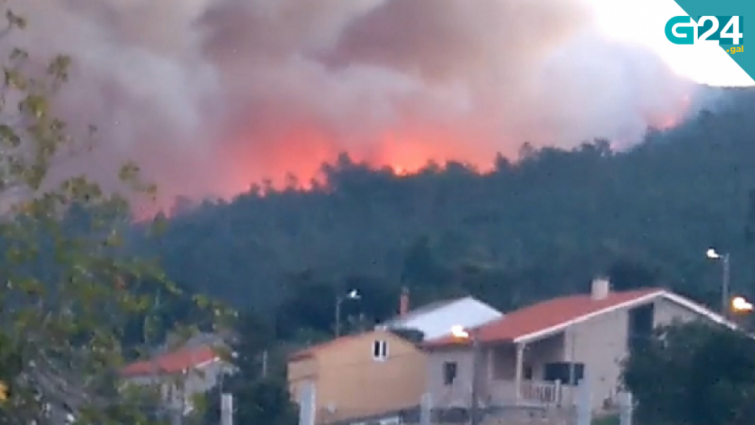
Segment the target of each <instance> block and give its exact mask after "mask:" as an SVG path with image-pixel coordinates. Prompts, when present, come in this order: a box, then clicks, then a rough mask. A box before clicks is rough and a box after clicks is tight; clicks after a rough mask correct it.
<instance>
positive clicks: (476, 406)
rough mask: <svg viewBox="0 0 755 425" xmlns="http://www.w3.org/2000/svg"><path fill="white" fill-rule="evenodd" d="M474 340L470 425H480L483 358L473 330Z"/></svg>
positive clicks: (472, 336)
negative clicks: (481, 364)
mask: <svg viewBox="0 0 755 425" xmlns="http://www.w3.org/2000/svg"><path fill="white" fill-rule="evenodd" d="M470 337H471V338H472V403H471V407H470V409H469V416H470V420H469V424H470V425H480V421H481V419H482V418H481V415H480V394H479V393H480V363H482V362H481V360H482V356H481V355H480V354H481V353H480V351H481V350H480V340H479V338H478V337H477V332H476V331H474V330H472V331H471V332H470Z"/></svg>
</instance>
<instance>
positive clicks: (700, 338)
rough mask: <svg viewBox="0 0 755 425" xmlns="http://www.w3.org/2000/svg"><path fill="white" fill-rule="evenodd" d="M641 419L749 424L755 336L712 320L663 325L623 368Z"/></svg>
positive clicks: (684, 424)
mask: <svg viewBox="0 0 755 425" xmlns="http://www.w3.org/2000/svg"><path fill="white" fill-rule="evenodd" d="M624 381H625V383H626V386H627V387H628V388H629V390H630V391H632V393H633V394H634V397H635V399H636V401H637V403H638V408H639V410H638V419H639V420H641V421H644V422H643V423H648V424H664V425H676V424H679V425H739V424H741V425H745V424H749V423H752V417H753V414H755V340H753V339H752V337H751V336H749V335H746V334H744V333H741V332H737V331H732V330H729V329H728V328H723V327H718V326H716V327H714V326H711V325H710V324H701V323H689V324H685V325H674V326H670V327H667V328H665V329H662V330H660V331H659V332H658V334H657V335H655V337H654V338H653V339H652V341H651V342H650V343H649V344H647V345H646V346H645V347H644V348H643V349H641V350H638V351H636V352H634V353H632V354H631V355H630V357H629V359H628V361H627V362H626V370H625V372H624Z"/></svg>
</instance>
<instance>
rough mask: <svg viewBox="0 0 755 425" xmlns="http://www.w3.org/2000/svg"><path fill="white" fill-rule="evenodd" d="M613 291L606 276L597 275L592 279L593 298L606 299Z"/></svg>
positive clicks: (596, 299) (597, 299)
mask: <svg viewBox="0 0 755 425" xmlns="http://www.w3.org/2000/svg"><path fill="white" fill-rule="evenodd" d="M610 291H611V283H610V282H609V281H608V279H606V278H604V277H597V278H595V279H593V281H592V291H591V293H590V296H591V298H592V299H593V300H594V301H600V300H604V299H606V298H607V297H608V293H609V292H610Z"/></svg>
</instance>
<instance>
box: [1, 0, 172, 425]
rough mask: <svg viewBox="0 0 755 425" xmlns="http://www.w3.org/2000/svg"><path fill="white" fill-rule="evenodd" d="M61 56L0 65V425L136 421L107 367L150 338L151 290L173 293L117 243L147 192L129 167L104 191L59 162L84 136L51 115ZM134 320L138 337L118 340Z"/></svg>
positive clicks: (15, 19) (152, 266) (87, 141)
mask: <svg viewBox="0 0 755 425" xmlns="http://www.w3.org/2000/svg"><path fill="white" fill-rule="evenodd" d="M1 4H2V6H3V11H4V12H5V17H6V18H7V27H6V28H4V29H3V31H2V32H0V37H3V41H4V42H6V45H7V44H8V43H9V42H10V43H11V44H12V43H15V41H17V40H19V39H20V38H23V37H24V32H23V31H21V32H19V30H22V29H23V28H24V27H25V26H26V24H27V23H26V20H25V19H24V18H23V17H20V16H17V15H15V14H14V13H13V12H12V10H10V9H8V8H7V3H6V2H5V1H3V2H2V3H1ZM13 37H20V38H19V39H14V38H13ZM69 63H70V60H69V59H68V58H67V57H65V56H59V57H56V58H53V59H52V60H50V61H46V60H45V58H40V57H34V56H33V52H26V51H23V50H20V49H14V50H12V52H11V53H10V55H9V56H8V57H6V58H5V59H4V60H3V63H2V69H3V71H2V72H3V73H4V78H3V80H2V87H0V286H1V288H0V323H2V326H1V327H0V379H2V380H3V382H4V383H6V384H7V385H8V387H9V389H10V394H9V397H8V399H7V400H6V401H4V402H3V403H2V405H1V410H0V422H1V423H3V424H18V425H29V424H31V423H35V424H37V425H44V424H52V423H55V424H59V423H61V420H62V419H65V417H67V416H69V415H70V416H72V417H73V418H74V419H75V420H76V422H77V423H80V424H98V425H102V424H108V423H123V422H124V421H125V422H128V423H132V424H136V423H144V422H147V421H148V418H147V416H145V415H144V414H142V412H143V410H144V409H141V406H140V402H138V401H136V400H130V399H129V398H128V397H127V396H126V395H124V394H121V393H120V390H119V387H120V385H119V382H120V376H119V374H118V370H119V368H120V367H121V366H122V365H123V363H124V360H125V358H126V355H127V353H128V352H129V351H134V352H136V351H142V350H141V349H143V348H145V347H149V346H150V345H152V344H153V343H154V341H151V339H150V335H151V328H152V327H151V326H150V316H151V311H152V306H153V298H154V296H153V294H154V292H155V291H156V290H157V289H160V290H162V291H167V292H171V293H175V292H177V289H176V288H175V286H174V285H172V284H171V283H170V282H169V281H168V280H167V279H166V278H165V276H164V274H163V273H162V272H161V270H160V268H159V267H158V265H157V264H156V263H155V262H152V261H147V260H145V259H140V258H135V257H133V256H131V255H129V254H128V253H127V252H126V251H125V250H124V248H123V239H124V236H123V233H124V231H125V230H127V229H128V226H129V225H130V221H131V218H130V208H129V201H128V199H132V198H134V197H139V196H146V198H147V199H150V198H153V197H154V196H155V188H154V186H153V185H150V184H146V183H145V182H143V181H142V180H141V179H140V177H139V169H138V167H137V166H136V165H135V164H126V165H125V166H124V167H123V168H122V169H121V170H120V173H119V178H120V182H121V187H120V188H119V190H118V192H117V193H116V192H105V191H104V190H103V189H102V188H101V187H100V186H99V185H98V184H97V183H96V182H94V181H92V180H91V179H89V178H87V176H85V175H83V174H79V173H78V172H71V171H72V170H70V169H68V168H66V166H65V165H66V160H68V159H71V158H72V157H79V158H80V155H86V153H87V151H88V150H89V149H90V148H91V147H92V144H91V143H92V142H93V141H94V140H95V139H94V138H93V136H94V135H93V134H90V137H85V138H77V137H72V132H71V131H70V130H71V129H68V128H66V124H65V123H64V122H63V121H61V120H60V119H58V118H56V116H55V114H54V99H55V93H56V92H57V91H58V89H59V88H60V87H61V86H62V85H63V84H64V83H65V82H66V81H67V79H68V78H69V71H68V70H69ZM40 64H43V65H40ZM74 132H75V130H74ZM127 197H128V199H127ZM135 317H139V318H141V319H143V325H142V326H140V327H139V328H140V329H141V331H142V333H143V338H140V339H139V344H135V345H134V346H126V345H124V344H123V341H124V338H123V337H124V334H123V332H124V329H125V328H126V327H127V326H126V325H127V324H131V326H130V327H131V328H132V329H133V327H134V326H133V324H132V323H133V320H134V318H135ZM137 345H138V346H137Z"/></svg>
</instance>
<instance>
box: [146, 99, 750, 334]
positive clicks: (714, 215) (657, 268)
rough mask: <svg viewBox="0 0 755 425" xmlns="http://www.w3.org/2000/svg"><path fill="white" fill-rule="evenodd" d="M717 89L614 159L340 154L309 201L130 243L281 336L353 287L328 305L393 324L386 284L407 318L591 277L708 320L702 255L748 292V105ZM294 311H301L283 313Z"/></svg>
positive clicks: (213, 219) (606, 155) (282, 203)
mask: <svg viewBox="0 0 755 425" xmlns="http://www.w3.org/2000/svg"><path fill="white" fill-rule="evenodd" d="M720 90H722V92H721V98H722V99H724V100H726V102H722V103H721V104H720V105H718V106H716V107H715V108H711V110H710V111H705V112H703V113H701V114H699V115H696V116H692V117H690V118H689V119H688V120H687V121H686V122H684V123H682V124H681V125H680V126H678V127H676V128H673V129H669V130H664V131H657V130H650V131H648V133H647V135H646V137H645V140H644V141H643V142H642V143H640V144H639V145H637V146H635V147H633V148H630V149H628V150H622V151H616V150H614V149H612V148H611V145H610V142H608V141H604V140H597V141H593V142H589V143H585V144H583V145H582V146H580V147H578V148H575V149H570V150H565V149H558V148H543V149H534V148H530V149H529V150H528V151H527V155H524V156H523V157H522V158H519V159H518V160H517V161H508V160H505V159H504V158H497V159H496V166H495V169H494V170H493V171H492V172H490V173H477V172H475V171H474V169H473V168H472V167H470V166H467V165H465V164H458V163H451V164H448V165H447V166H446V167H445V168H444V167H439V166H437V165H429V166H428V167H427V168H425V169H424V170H422V171H421V172H419V173H418V174H416V175H405V176H396V175H394V174H393V173H392V172H390V170H387V169H374V168H371V167H368V166H367V165H364V164H361V163H355V162H353V161H351V160H350V159H349V158H348V157H347V156H344V157H342V158H341V160H340V161H339V162H338V163H336V164H332V165H330V166H328V167H325V168H324V169H323V173H324V178H323V181H321V182H320V183H319V184H317V185H315V186H314V188H313V189H311V190H301V189H296V188H294V187H290V188H284V189H276V188H272V187H264V186H256V187H252V189H250V191H248V192H246V193H241V194H239V195H238V196H237V197H236V198H234V199H233V200H230V201H217V202H209V201H208V202H205V203H204V204H201V205H199V206H197V207H195V208H194V209H186V208H183V209H182V210H181V211H182V212H180V213H177V215H175V216H173V217H171V218H170V219H169V220H168V225H167V229H166V235H165V238H164V239H163V240H162V242H161V243H160V245H159V246H155V245H150V244H140V243H137V242H134V245H135V246H136V247H137V248H138V249H140V250H141V249H149V250H151V252H155V253H157V254H158V255H160V256H162V257H163V258H164V260H165V267H166V271H167V273H168V274H169V276H170V277H171V278H173V279H174V280H176V281H177V282H180V283H181V284H182V285H185V287H186V288H190V289H191V290H192V291H197V292H200V293H208V294H213V295H216V296H218V297H221V298H222V299H224V300H227V301H229V302H233V303H234V305H236V306H238V307H243V308H247V307H253V308H255V309H257V310H258V311H261V312H265V314H268V315H272V314H273V310H275V309H276V308H277V307H278V306H281V305H283V306H284V309H285V310H286V311H288V312H291V311H293V312H294V313H296V314H294V315H298V316H303V315H305V316H307V318H308V319H307V320H304V319H301V318H300V319H296V322H294V319H292V320H288V324H289V326H293V327H294V328H297V327H301V326H303V325H302V323H304V324H308V326H313V327H315V328H317V329H318V330H319V331H321V332H329V331H330V330H331V329H332V326H333V323H332V321H333V312H332V310H333V303H334V299H335V293H336V292H337V291H344V290H347V289H348V288H347V286H349V285H354V283H353V282H371V284H370V286H371V287H374V288H379V289H380V291H381V294H374V295H370V296H369V298H368V297H364V298H363V300H362V301H361V302H360V303H348V306H347V305H346V304H344V309H353V308H354V309H357V310H352V311H348V312H345V313H344V314H345V315H352V316H358V315H359V314H362V313H364V315H365V316H366V317H368V318H369V319H370V320H373V319H374V320H378V319H381V318H385V316H389V315H391V314H393V313H394V312H395V311H396V308H397V298H398V294H399V292H400V288H401V286H409V287H410V289H411V294H412V296H411V297H412V304H414V305H417V304H422V303H425V302H427V301H432V300H434V299H437V298H442V297H450V296H456V295H461V294H468V293H471V294H473V295H477V296H480V297H482V298H484V299H485V300H486V301H488V302H490V303H492V304H493V305H494V306H496V307H499V308H501V309H505V310H508V309H511V308H515V307H518V306H521V305H522V304H526V303H530V302H533V301H537V300H540V299H543V298H547V297H552V296H557V295H563V294H566V293H574V292H584V291H586V290H588V287H589V281H590V279H591V278H592V277H594V276H595V275H596V274H608V275H610V277H611V278H612V281H613V282H614V285H615V286H616V287H617V289H628V288H632V287H637V286H666V287H670V288H671V289H673V290H675V291H678V292H680V293H682V294H683V295H687V296H690V297H692V298H693V299H695V300H697V301H701V302H707V303H710V304H712V305H717V304H718V302H719V300H720V284H721V268H720V267H721V264H720V263H716V262H714V261H711V260H709V259H707V258H706V257H705V251H706V250H707V249H708V248H709V247H715V248H716V249H718V250H719V251H722V252H728V253H730V254H731V259H732V291H733V292H734V293H738V294H742V295H745V296H750V295H755V293H753V290H755V286H754V284H755V281H754V279H755V270H754V269H755V266H753V265H752V262H751V261H749V259H750V258H753V257H752V255H753V254H755V252H754V251H753V246H755V245H753V244H750V245H748V243H747V239H746V237H745V233H746V232H745V227H746V223H747V214H748V208H750V207H749V204H750V203H751V202H753V201H752V200H751V199H750V195H749V193H750V191H751V190H753V189H754V188H755V168H753V167H752V166H751V161H752V160H751V158H753V157H755V156H754V155H755V145H754V144H753V143H752V142H751V136H750V135H751V134H752V133H753V131H755V128H753V127H754V126H755V123H754V122H753V121H752V120H751V119H749V117H750V116H751V115H752V113H753V111H755V104H754V102H753V100H755V91H753V90H750V89H742V90H723V89H720ZM470 143H473V141H470ZM491 160H493V158H491ZM752 211H755V209H752ZM750 214H755V212H751V213H750ZM750 220H751V221H752V220H753V219H752V218H751V219H750ZM750 234H752V232H750ZM134 240H135V241H136V239H134ZM145 246H146V247H145ZM307 279H310V280H311V282H309V283H308V284H305V283H304V281H305V280H307ZM315 284H316V285H315ZM313 285H315V286H317V285H323V286H322V287H320V289H317V288H315V287H313ZM325 288H327V289H325ZM312 293H319V294H320V295H319V296H317V297H314V296H312V295H311V294H312ZM260 294H263V296H260ZM295 299H298V300H304V301H311V302H309V303H307V305H306V306H305V307H306V308H305V307H302V306H301V304H298V305H297V307H295V308H291V306H292V305H293V304H292V303H294V302H295V301H292V300H295ZM286 306H288V307H286ZM367 308H369V309H371V311H366V310H365V309H367ZM310 310H313V311H310ZM286 314H288V313H286ZM300 325H301V326H300Z"/></svg>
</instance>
